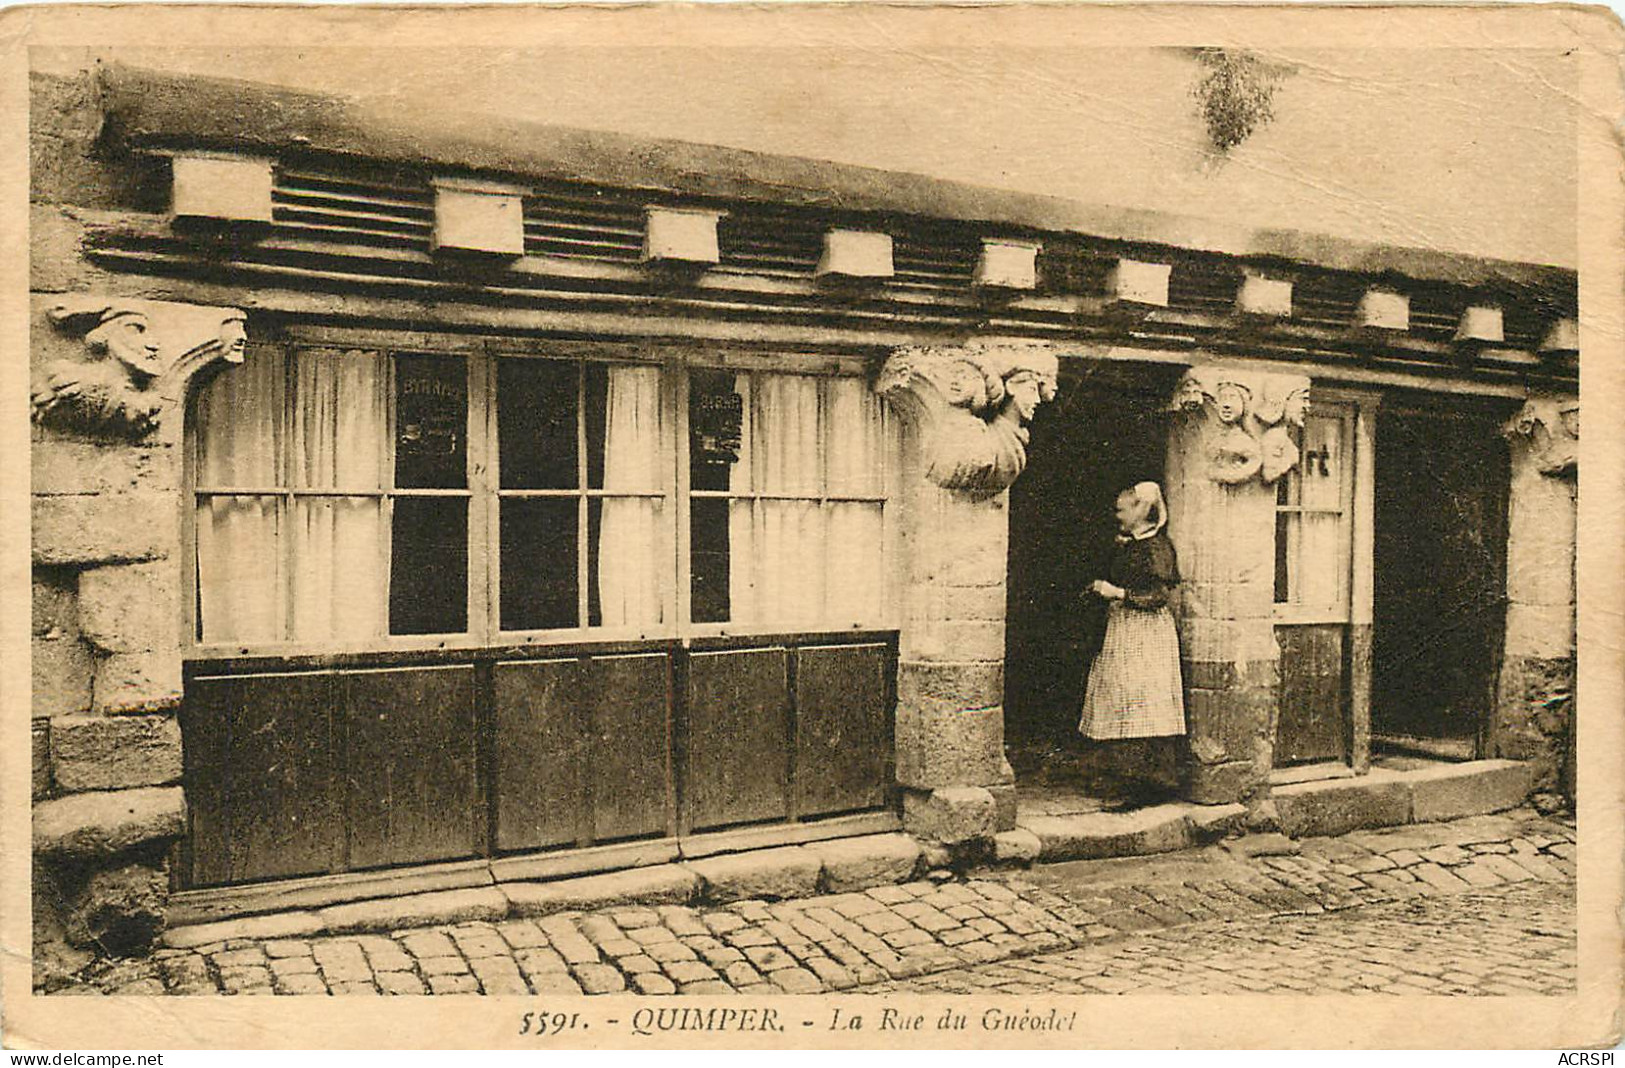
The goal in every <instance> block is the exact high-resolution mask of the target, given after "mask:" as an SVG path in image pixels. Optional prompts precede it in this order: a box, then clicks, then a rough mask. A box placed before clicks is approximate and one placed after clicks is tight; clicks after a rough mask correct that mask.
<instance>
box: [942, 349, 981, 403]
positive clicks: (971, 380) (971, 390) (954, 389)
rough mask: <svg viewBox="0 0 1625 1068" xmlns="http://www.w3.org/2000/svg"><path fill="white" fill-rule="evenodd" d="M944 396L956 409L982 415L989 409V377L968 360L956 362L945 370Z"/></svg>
mask: <svg viewBox="0 0 1625 1068" xmlns="http://www.w3.org/2000/svg"><path fill="white" fill-rule="evenodd" d="M942 395H943V399H945V400H946V401H947V402H948V403H949V404H951V405H953V406H954V407H955V408H969V409H970V410H971V411H973V412H978V413H980V412H981V410H982V409H984V408H986V407H987V404H988V396H987V377H986V376H985V375H983V374H982V371H981V369H980V368H978V367H977V366H976V365H975V364H973V363H971V362H969V361H968V360H954V361H953V362H952V363H950V364H948V366H947V367H946V368H944V369H943V375H942Z"/></svg>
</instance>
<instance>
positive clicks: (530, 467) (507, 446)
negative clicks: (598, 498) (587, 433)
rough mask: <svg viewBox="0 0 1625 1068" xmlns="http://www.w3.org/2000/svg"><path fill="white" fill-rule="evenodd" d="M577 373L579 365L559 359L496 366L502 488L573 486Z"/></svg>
mask: <svg viewBox="0 0 1625 1068" xmlns="http://www.w3.org/2000/svg"><path fill="white" fill-rule="evenodd" d="M579 376H580V369H579V365H577V364H575V363H573V362H568V361H564V360H519V359H515V360H503V361H500V362H499V363H498V364H497V442H498V447H499V451H500V460H501V463H502V488H503V489H575V488H576V484H577V483H576V434H577V425H576V407H577V404H578V401H579V396H580V377H579Z"/></svg>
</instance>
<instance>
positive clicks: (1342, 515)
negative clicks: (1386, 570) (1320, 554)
mask: <svg viewBox="0 0 1625 1068" xmlns="http://www.w3.org/2000/svg"><path fill="white" fill-rule="evenodd" d="M1309 414H1310V415H1311V416H1321V417H1327V416H1334V415H1335V417H1336V418H1337V422H1338V427H1339V438H1340V441H1341V452H1342V463H1341V465H1340V470H1339V471H1338V475H1337V477H1338V487H1337V500H1338V506H1337V507H1336V508H1335V509H1334V508H1318V507H1305V506H1303V505H1283V504H1280V503H1276V504H1275V505H1274V509H1275V515H1276V516H1277V517H1280V516H1282V515H1311V514H1312V515H1336V516H1337V517H1338V518H1339V522H1338V524H1337V554H1338V558H1337V565H1338V568H1339V570H1340V574H1339V575H1338V587H1337V603H1336V604H1335V605H1303V604H1295V603H1293V602H1290V601H1276V602H1275V603H1274V605H1273V609H1272V614H1273V618H1274V621H1275V622H1276V623H1278V624H1282V625H1292V624H1318V623H1343V624H1347V623H1349V622H1350V621H1351V620H1352V618H1353V614H1354V603H1355V600H1356V597H1355V588H1354V587H1355V574H1354V573H1355V567H1354V562H1353V550H1354V543H1355V539H1354V527H1355V523H1356V516H1355V496H1356V486H1357V484H1358V482H1359V480H1360V479H1362V478H1366V479H1369V478H1370V477H1371V475H1370V472H1367V471H1363V470H1361V469H1360V468H1361V462H1360V455H1359V453H1360V450H1359V448H1358V445H1357V441H1356V426H1355V422H1356V419H1357V417H1358V415H1359V406H1358V402H1357V401H1356V400H1355V399H1354V398H1352V397H1344V396H1341V395H1336V396H1329V397H1319V396H1317V397H1316V398H1315V399H1314V401H1313V403H1312V404H1311V405H1310V408H1309ZM1300 444H1301V443H1300ZM1300 464H1301V461H1300ZM1299 477H1302V475H1301V466H1300V475H1299ZM1276 529H1277V531H1278V530H1279V527H1278V525H1277V527H1276ZM1277 536H1279V535H1278V534H1277Z"/></svg>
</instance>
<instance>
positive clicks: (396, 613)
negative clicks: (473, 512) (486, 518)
mask: <svg viewBox="0 0 1625 1068" xmlns="http://www.w3.org/2000/svg"><path fill="white" fill-rule="evenodd" d="M390 556H391V559H390V568H389V632H390V633H391V634H448V633H450V634H456V633H461V632H463V631H466V630H467V629H468V499H467V498H466V497H397V498H396V499H395V517H394V523H393V541H392V546H391V554H390Z"/></svg>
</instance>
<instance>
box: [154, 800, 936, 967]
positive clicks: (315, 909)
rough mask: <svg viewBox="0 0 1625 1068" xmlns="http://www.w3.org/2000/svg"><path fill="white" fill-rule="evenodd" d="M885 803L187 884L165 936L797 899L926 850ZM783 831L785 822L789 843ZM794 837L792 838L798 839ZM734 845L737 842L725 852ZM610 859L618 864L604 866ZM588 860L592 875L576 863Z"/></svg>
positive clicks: (903, 872)
mask: <svg viewBox="0 0 1625 1068" xmlns="http://www.w3.org/2000/svg"><path fill="white" fill-rule="evenodd" d="M898 825H899V821H898V819H897V817H896V815H895V814H893V813H870V814H867V815H864V816H855V817H846V818H838V819H834V820H827V821H821V822H820V823H818V824H805V825H801V826H800V827H797V828H789V829H787V828H782V827H778V828H772V830H774V831H778V832H781V833H780V834H779V835H778V836H777V837H776V839H775V840H774V843H775V844H771V845H766V846H765V847H764V844H763V841H762V840H763V839H764V838H765V837H767V836H766V835H765V833H764V832H765V831H766V830H768V829H766V828H760V829H757V828H752V829H747V830H745V831H730V832H721V833H718V834H715V835H704V836H696V837H695V839H694V840H692V844H691V843H690V841H688V840H685V841H683V842H681V843H678V842H677V841H676V840H672V839H664V840H659V841H653V842H645V843H629V844H627V845H623V846H605V847H600V848H599V849H586V850H572V851H569V852H568V853H561V854H559V855H557V856H556V857H550V856H547V855H543V856H539V857H528V858H503V859H498V860H494V861H485V860H478V861H462V862H454V863H449V864H441V865H431V866H426V867H420V868H413V869H403V870H399V871H394V872H373V873H358V874H356V875H346V876H329V877H323V878H319V879H306V880H292V881H285V882H280V883H271V884H265V885H263V886H247V887H229V888H222V889H220V890H200V891H187V892H184V893H182V894H177V895H175V897H174V898H172V899H171V904H170V909H169V914H168V916H169V922H170V924H171V926H170V927H169V929H168V930H166V931H165V932H164V935H163V939H162V941H163V944H164V945H166V946H169V947H172V948H185V947H190V946H197V945H204V944H207V943H210V942H216V941H220V940H222V939H235V938H295V937H312V936H316V935H323V934H348V933H362V932H372V931H385V930H393V929H397V928H400V927H407V926H424V925H435V924H448V923H465V922H470V921H476V920H481V921H490V920H498V919H504V918H521V917H530V916H545V915H548V914H551V913H556V912H566V911H576V910H590V909H597V908H611V907H616V906H629V905H683V904H689V903H693V902H699V901H706V902H713V903H727V902H731V901H741V900H748V899H753V898H769V899H774V898H779V899H782V898H799V897H810V896H813V895H815V894H819V893H846V892H850V891H857V890H866V889H869V888H871V887H875V886H883V885H888V884H893V883H900V882H906V881H908V880H909V879H912V878H914V877H915V875H916V873H917V870H918V869H919V867H920V866H921V863H922V859H923V855H924V849H923V847H922V846H921V844H920V843H919V842H918V841H917V840H916V839H914V838H913V837H912V836H910V835H907V834H902V833H900V832H898V831H897V829H896V828H897V827H898ZM786 830H790V831H791V832H792V835H791V841H790V843H789V844H786V843H785V837H786V836H785V834H784V833H783V832H784V831H786ZM797 838H799V841H798V840H797ZM729 850H738V851H729ZM610 866H616V867H618V869H619V870H605V869H606V868H608V867H610ZM594 867H596V871H595V872H594V873H593V874H581V873H582V872H587V871H594Z"/></svg>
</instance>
